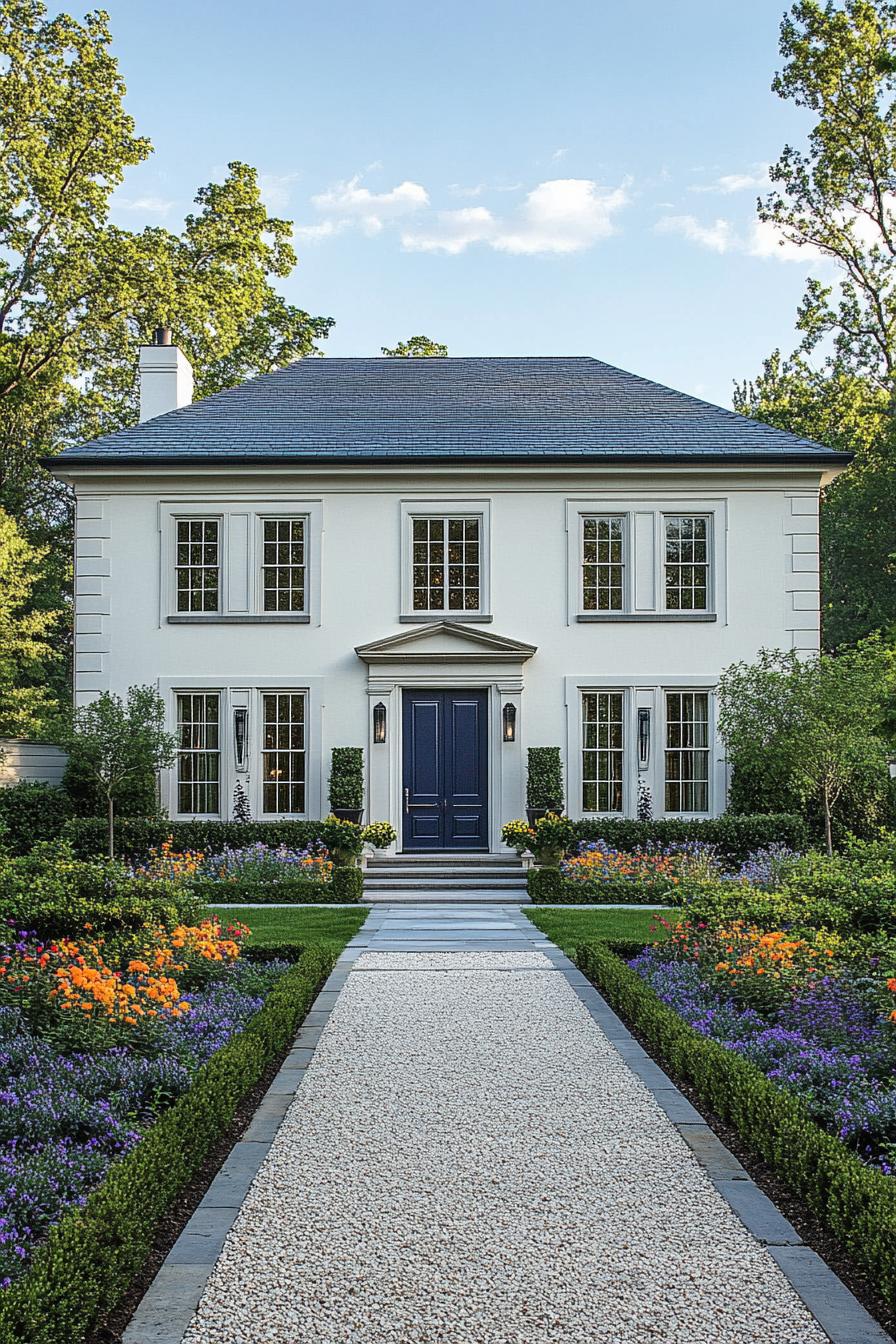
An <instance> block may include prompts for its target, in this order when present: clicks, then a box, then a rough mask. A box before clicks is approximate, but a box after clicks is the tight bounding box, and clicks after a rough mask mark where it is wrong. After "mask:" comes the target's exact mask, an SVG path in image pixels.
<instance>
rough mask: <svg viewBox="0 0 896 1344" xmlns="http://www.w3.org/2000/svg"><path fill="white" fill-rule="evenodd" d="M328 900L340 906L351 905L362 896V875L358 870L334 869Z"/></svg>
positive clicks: (327, 889)
mask: <svg viewBox="0 0 896 1344" xmlns="http://www.w3.org/2000/svg"><path fill="white" fill-rule="evenodd" d="M325 890H326V891H327V892H329V897H328V899H329V900H331V901H334V902H337V901H338V902H339V904H341V905H353V904H355V903H357V902H358V901H360V899H361V897H362V896H363V895H364V874H363V873H362V872H361V869H360V868H334V869H333V880H332V882H331V883H330V885H329V887H327V888H325Z"/></svg>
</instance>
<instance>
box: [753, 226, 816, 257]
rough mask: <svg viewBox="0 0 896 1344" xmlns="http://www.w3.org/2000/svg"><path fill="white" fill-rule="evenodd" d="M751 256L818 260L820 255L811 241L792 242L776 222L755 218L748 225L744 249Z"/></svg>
mask: <svg viewBox="0 0 896 1344" xmlns="http://www.w3.org/2000/svg"><path fill="white" fill-rule="evenodd" d="M745 250H746V251H747V252H749V254H750V256H751V257H777V258H778V260H779V261H818V260H819V258H821V257H822V255H823V253H821V252H820V251H819V250H818V248H817V247H815V246H813V244H812V243H803V244H802V246H801V245H800V244H799V243H793V242H791V241H790V239H789V238H785V237H784V235H783V234H782V233H781V231H780V229H779V228H778V226H777V225H776V224H773V223H772V222H771V221H770V220H765V219H757V220H754V222H753V224H752V225H751V226H750V234H749V237H748V238H747V241H746V249H745Z"/></svg>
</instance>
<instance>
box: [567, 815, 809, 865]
mask: <svg viewBox="0 0 896 1344" xmlns="http://www.w3.org/2000/svg"><path fill="white" fill-rule="evenodd" d="M573 829H574V832H575V838H576V840H604V841H605V842H606V843H607V845H609V846H610V847H611V848H612V849H627V850H632V849H636V848H638V847H639V846H644V845H647V844H649V843H650V842H651V841H652V842H653V843H655V844H658V845H668V844H673V843H678V844H680V843H684V842H686V841H691V840H699V841H701V842H702V843H703V844H707V845H715V846H716V849H717V852H718V856H719V858H720V859H722V860H724V861H727V862H729V863H742V862H743V861H744V859H746V857H747V855H748V854H750V853H752V852H753V851H754V850H757V849H761V848H762V847H763V846H766V845H772V844H776V843H780V844H784V845H787V846H788V848H789V849H795V850H800V851H802V850H806V849H808V848H809V843H810V837H809V831H808V827H807V825H806V822H805V821H804V820H803V818H802V817H800V816H797V815H795V814H792V813H789V812H786V813H785V812H782V813H775V812H773V813H754V814H753V815H751V816H737V815H735V814H734V813H733V812H725V813H724V814H723V815H722V816H721V817H707V818H706V820H704V821H678V820H674V819H671V818H670V819H668V820H661V821H629V820H627V819H626V818H622V817H611V818H607V819H600V818H594V819H591V818H589V819H588V820H585V821H576V822H574V824H573Z"/></svg>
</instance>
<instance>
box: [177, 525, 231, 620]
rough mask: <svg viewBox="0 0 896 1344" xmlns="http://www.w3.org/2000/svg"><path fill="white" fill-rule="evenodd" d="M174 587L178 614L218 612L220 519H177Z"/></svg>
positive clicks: (219, 592) (219, 591)
mask: <svg viewBox="0 0 896 1344" xmlns="http://www.w3.org/2000/svg"><path fill="white" fill-rule="evenodd" d="M175 583H176V590H177V610H178V611H179V612H192V611H217V610H218V609H219V606H220V594H221V525H220V520H219V519H217V518H178V519H177V540H176V555H175Z"/></svg>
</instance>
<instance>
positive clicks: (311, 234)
mask: <svg viewBox="0 0 896 1344" xmlns="http://www.w3.org/2000/svg"><path fill="white" fill-rule="evenodd" d="M341 232H342V226H341V225H340V224H336V223H334V222H333V220H332V219H325V220H322V221H321V223H320V224H297V225H296V226H295V227H294V229H293V233H294V234H295V236H296V237H297V238H304V239H305V240H306V242H309V243H319V242H320V240H321V239H322V238H332V237H333V235H334V234H336V233H341Z"/></svg>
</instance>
